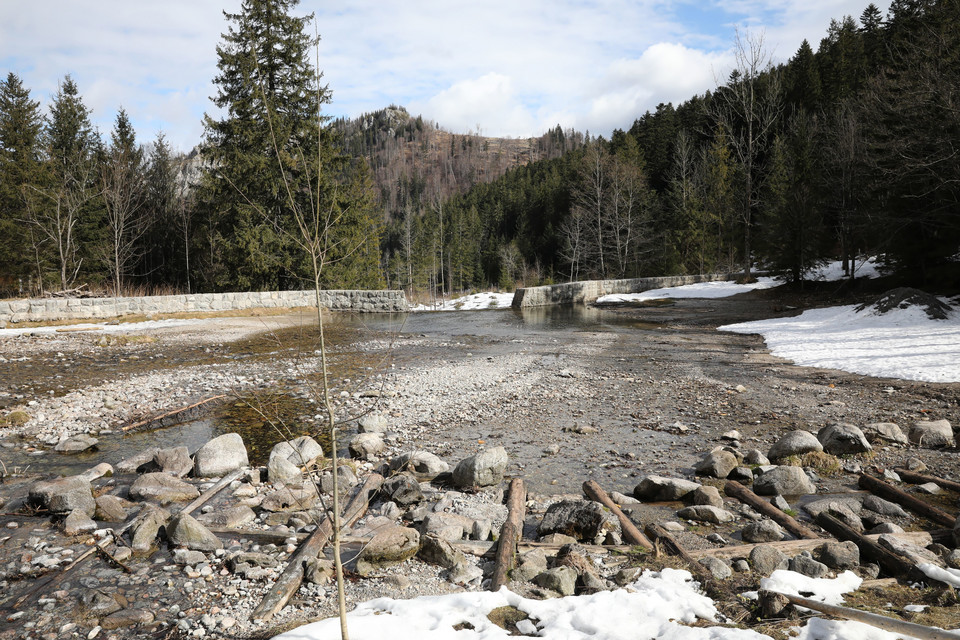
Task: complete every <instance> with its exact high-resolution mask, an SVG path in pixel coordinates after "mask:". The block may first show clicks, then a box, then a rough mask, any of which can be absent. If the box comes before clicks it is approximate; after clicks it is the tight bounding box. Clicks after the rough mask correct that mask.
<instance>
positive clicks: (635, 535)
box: [583, 480, 653, 551]
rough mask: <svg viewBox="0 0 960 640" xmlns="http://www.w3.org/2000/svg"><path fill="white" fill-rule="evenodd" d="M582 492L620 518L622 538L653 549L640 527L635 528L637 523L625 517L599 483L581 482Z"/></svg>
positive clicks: (649, 549)
mask: <svg viewBox="0 0 960 640" xmlns="http://www.w3.org/2000/svg"><path fill="white" fill-rule="evenodd" d="M583 493H584V494H586V496H587V497H588V498H590V499H591V500H595V501H596V502H599V503H600V504H602V505H603V506H605V507H606V508H607V509H610V511H612V512H613V514H614V515H615V516H617V519H619V520H620V529H621V530H622V531H623V539H624V540H626V541H627V542H629V543H630V544H635V545H639V546H641V547H643V548H644V549H646V550H647V551H653V543H652V542H650V539H649V538H648V537H647V536H645V535H643V533H642V532H641V531H640V529H638V528H637V525H635V524H633V521H632V520H631V519H630V518H628V517H627V515H626V514H625V513H624V512H623V511H622V510H621V509H620V507H619V506H618V505H617V503H616V502H614V501H613V500H611V499H610V496H609V495H607V492H606V491H604V490H603V487H601V486H600V485H599V484H597V482H596V481H594V480H587V481H586V482H584V483H583Z"/></svg>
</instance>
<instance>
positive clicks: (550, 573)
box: [533, 567, 577, 596]
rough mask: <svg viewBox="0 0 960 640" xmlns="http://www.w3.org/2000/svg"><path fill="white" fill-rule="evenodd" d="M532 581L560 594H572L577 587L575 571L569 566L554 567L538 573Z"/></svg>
mask: <svg viewBox="0 0 960 640" xmlns="http://www.w3.org/2000/svg"><path fill="white" fill-rule="evenodd" d="M533 582H534V583H535V584H537V585H538V586H541V587H543V588H544V589H550V590H551V591H556V592H557V593H559V594H560V595H562V596H572V595H573V594H574V591H576V588H577V572H576V571H575V570H573V569H571V568H570V567H556V568H554V569H548V570H547V571H544V572H543V573H541V574H538V575H537V576H536V577H535V578H534V579H533Z"/></svg>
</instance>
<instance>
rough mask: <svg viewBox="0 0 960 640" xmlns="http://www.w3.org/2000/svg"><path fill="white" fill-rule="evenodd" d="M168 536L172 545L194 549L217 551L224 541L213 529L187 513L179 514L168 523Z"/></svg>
mask: <svg viewBox="0 0 960 640" xmlns="http://www.w3.org/2000/svg"><path fill="white" fill-rule="evenodd" d="M167 538H169V539H170V546H172V547H174V546H175V547H186V548H187V549H193V550H194V551H216V550H217V549H222V548H223V543H222V542H220V538H218V537H217V536H216V535H215V534H214V533H213V532H212V531H210V530H209V529H207V528H206V527H205V526H203V525H202V524H200V523H199V522H197V521H196V519H194V518H193V517H191V516H189V515H187V514H183V513H181V514H177V515H175V516H174V517H173V518H172V519H171V520H170V522H169V523H168V524H167Z"/></svg>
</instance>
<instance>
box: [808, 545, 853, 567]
mask: <svg viewBox="0 0 960 640" xmlns="http://www.w3.org/2000/svg"><path fill="white" fill-rule="evenodd" d="M813 557H814V558H816V559H817V560H819V561H820V562H822V563H823V564H825V565H827V566H828V567H830V568H831V569H836V570H838V571H844V570H846V569H856V568H857V567H858V566H860V549H859V548H858V547H857V544H856V543H855V542H849V541H848V542H825V543H824V544H822V545H820V546H819V547H817V548H816V549H814V551H813Z"/></svg>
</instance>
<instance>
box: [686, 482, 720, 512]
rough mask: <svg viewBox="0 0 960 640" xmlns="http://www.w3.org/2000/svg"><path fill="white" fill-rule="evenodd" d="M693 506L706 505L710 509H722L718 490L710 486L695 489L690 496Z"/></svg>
mask: <svg viewBox="0 0 960 640" xmlns="http://www.w3.org/2000/svg"><path fill="white" fill-rule="evenodd" d="M690 495H691V496H692V497H693V504H706V505H710V506H711V507H723V497H722V496H721V495H720V490H719V489H717V488H716V487H711V486H710V485H706V484H705V485H703V486H701V487H697V488H696V489H695V490H694V491H693V493H692V494H690Z"/></svg>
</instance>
